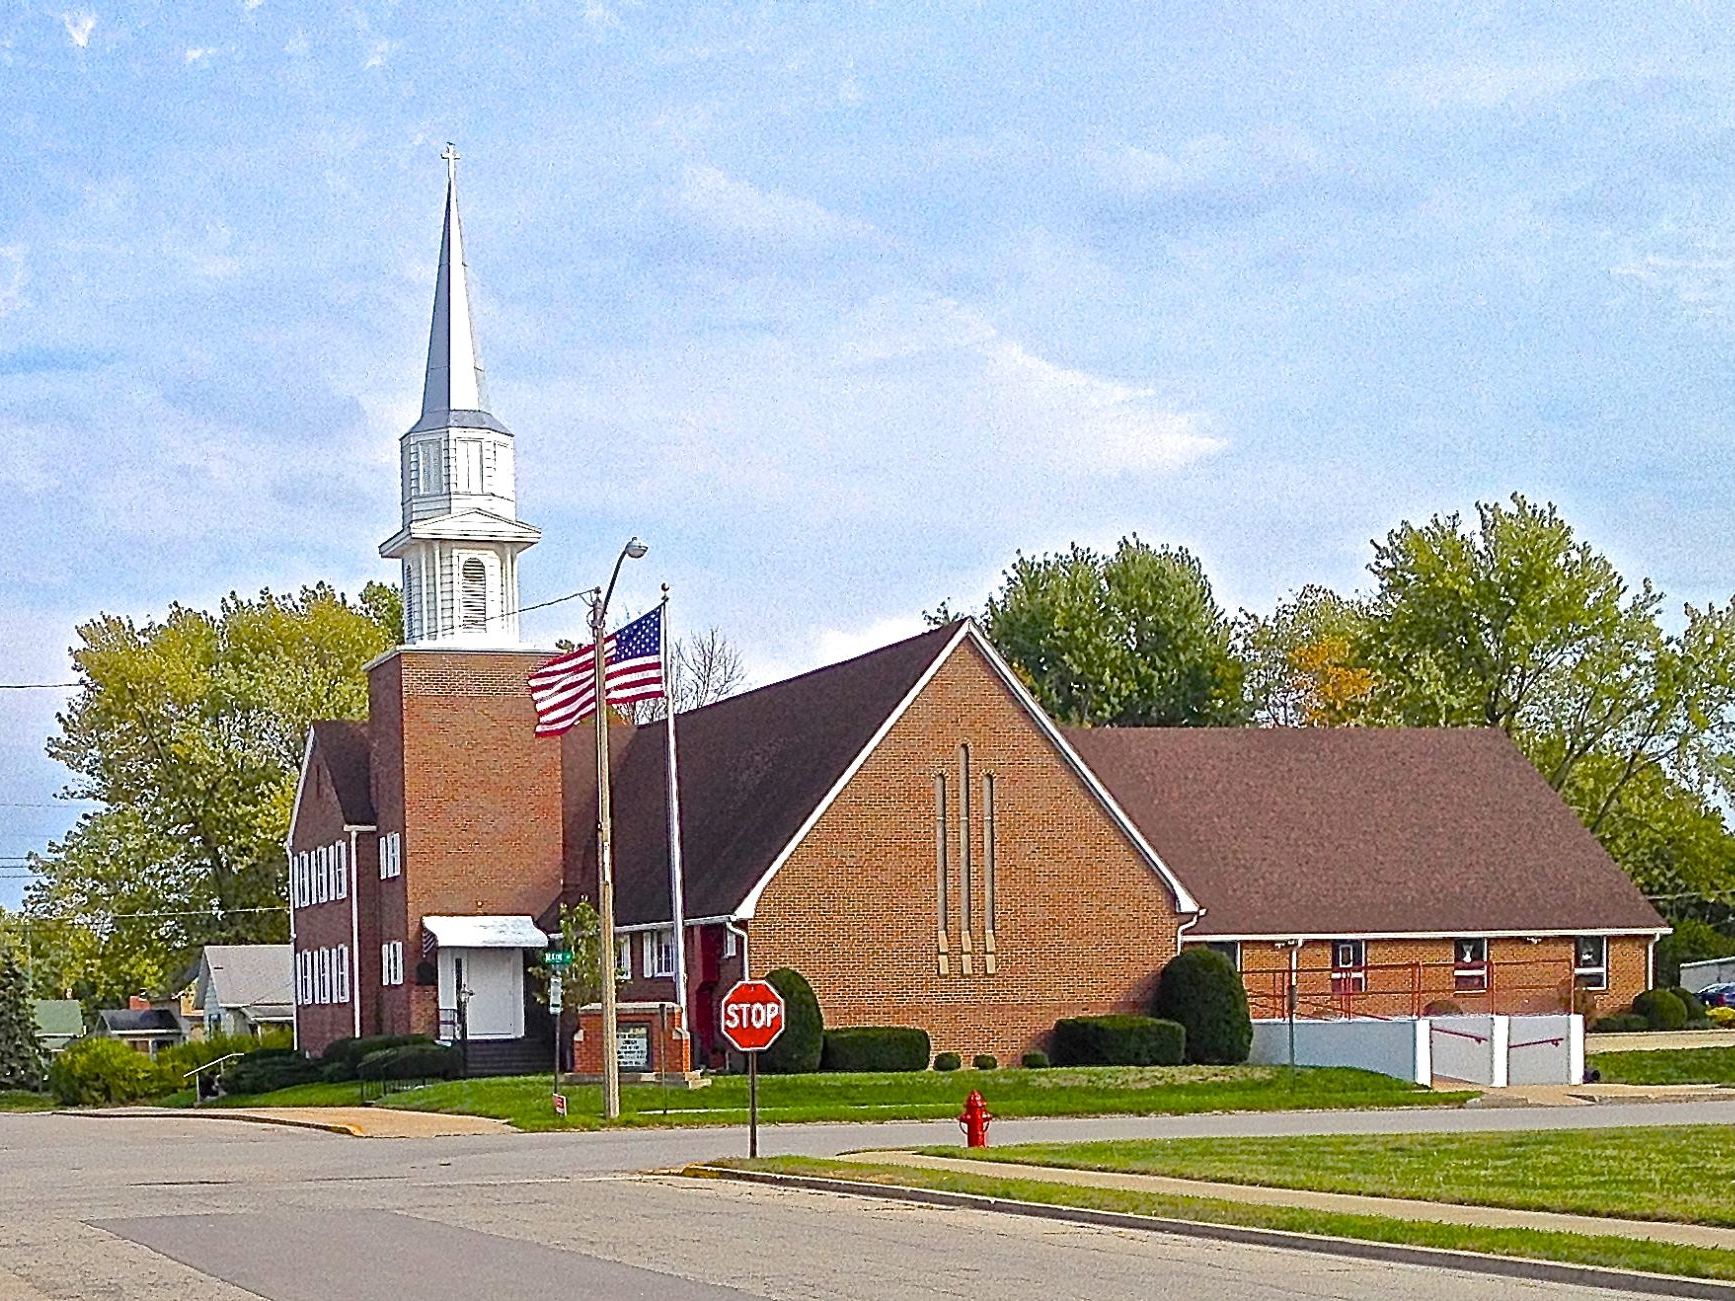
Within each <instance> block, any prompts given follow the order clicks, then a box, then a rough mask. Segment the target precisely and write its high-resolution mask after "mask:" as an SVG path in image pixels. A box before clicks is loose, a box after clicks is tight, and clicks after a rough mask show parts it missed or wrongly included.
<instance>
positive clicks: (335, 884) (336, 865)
mask: <svg viewBox="0 0 1735 1301" xmlns="http://www.w3.org/2000/svg"><path fill="white" fill-rule="evenodd" d="M331 856H332V864H333V866H332V876H331V886H332V889H331V897H332V898H333V899H347V898H349V848H348V846H346V845H345V844H344V843H343V842H342V841H341V840H340V841H338V842H337V844H335V845H333V846H332V847H331Z"/></svg>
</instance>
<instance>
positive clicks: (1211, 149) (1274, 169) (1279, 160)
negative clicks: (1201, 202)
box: [1086, 126, 1320, 196]
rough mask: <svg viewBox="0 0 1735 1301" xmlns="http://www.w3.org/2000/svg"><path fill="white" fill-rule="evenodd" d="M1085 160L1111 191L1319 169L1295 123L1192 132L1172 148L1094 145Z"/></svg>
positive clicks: (1128, 192) (1228, 183) (1185, 186)
mask: <svg viewBox="0 0 1735 1301" xmlns="http://www.w3.org/2000/svg"><path fill="white" fill-rule="evenodd" d="M1086 161H1087V163H1088V164H1089V166H1090V167H1091V170H1092V171H1094V172H1095V174H1096V177H1097V180H1098V182H1099V183H1100V184H1101V185H1102V187H1103V188H1104V189H1106V190H1108V191H1110V192H1111V193H1115V194H1120V195H1123V196H1139V195H1146V194H1153V193H1167V194H1181V193H1188V192H1193V191H1199V190H1211V189H1225V188H1230V187H1237V186H1246V185H1262V186H1265V185H1273V184H1280V183H1284V182H1290V181H1295V180H1299V179H1301V178H1303V177H1306V176H1309V175H1312V174H1314V173H1315V172H1317V171H1318V170H1319V166H1320V151H1319V148H1318V146H1317V145H1315V144H1314V142H1313V140H1312V138H1311V137H1310V136H1309V135H1308V134H1307V133H1306V132H1304V131H1301V130H1299V129H1296V128H1293V127H1285V126H1277V127H1266V128H1262V129H1260V130H1258V131H1255V132H1253V133H1251V134H1249V135H1247V136H1245V137H1229V136H1224V135H1218V134H1216V133H1212V134H1208V135H1202V136H1196V137H1194V138H1193V139H1191V140H1188V141H1186V142H1184V143H1183V144H1181V145H1180V146H1178V147H1176V148H1173V149H1168V150H1164V149H1147V148H1143V147H1141V146H1139V145H1135V144H1129V143H1121V144H1117V145H1115V146H1112V147H1109V148H1102V149H1096V150H1092V151H1091V152H1090V153H1089V154H1088V155H1087V157H1086Z"/></svg>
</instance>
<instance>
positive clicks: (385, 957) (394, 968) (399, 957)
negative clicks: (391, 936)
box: [380, 940, 404, 985]
mask: <svg viewBox="0 0 1735 1301" xmlns="http://www.w3.org/2000/svg"><path fill="white" fill-rule="evenodd" d="M403 983H404V942H403V941H402V940H387V941H386V942H385V943H384V944H382V945H380V984H382V985H401V984H403Z"/></svg>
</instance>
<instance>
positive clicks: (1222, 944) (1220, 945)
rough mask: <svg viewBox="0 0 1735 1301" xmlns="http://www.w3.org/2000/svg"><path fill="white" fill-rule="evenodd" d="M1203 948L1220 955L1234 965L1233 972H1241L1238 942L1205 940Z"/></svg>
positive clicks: (1239, 944) (1239, 945)
mask: <svg viewBox="0 0 1735 1301" xmlns="http://www.w3.org/2000/svg"><path fill="white" fill-rule="evenodd" d="M1205 947H1206V948H1207V949H1210V950H1211V952H1213V953H1221V954H1222V955H1223V956H1224V957H1225V958H1228V959H1229V961H1230V962H1231V963H1232V964H1233V965H1234V967H1235V970H1237V971H1239V970H1241V941H1240V940H1206V941H1205Z"/></svg>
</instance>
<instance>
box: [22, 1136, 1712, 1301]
mask: <svg viewBox="0 0 1735 1301" xmlns="http://www.w3.org/2000/svg"><path fill="white" fill-rule="evenodd" d="M1635 1112H1636V1113H1639V1114H1637V1115H1634V1114H1632V1113H1635ZM1689 1113H1691V1114H1689ZM1705 1121H1722V1122H1735V1104H1715V1105H1712V1106H1709V1107H1696V1108H1686V1107H1679V1108H1677V1107H1670V1108H1667V1109H1666V1111H1665V1110H1662V1109H1658V1108H1651V1107H1638V1108H1629V1107H1619V1108H1617V1107H1596V1108H1581V1109H1574V1110H1563V1111H1558V1112H1529V1111H1525V1112H1517V1111H1488V1112H1479V1113H1478V1112H1393V1113H1358V1114H1354V1115H1349V1114H1345V1115H1334V1114H1330V1113H1320V1114H1314V1115H1309V1116H1299V1115H1290V1116H1233V1117H1231V1116H1216V1117H1181V1118H1168V1119H1160V1118H1148V1119H1133V1118H1128V1119H1125V1120H1104V1121H1051V1122H1019V1123H1016V1124H1014V1123H1005V1124H1003V1125H1002V1126H1001V1127H1000V1128H999V1130H998V1131H997V1133H996V1137H997V1138H1002V1139H1004V1140H1006V1141H1011V1140H1012V1139H1014V1138H1025V1137H1036V1136H1042V1137H1056V1138H1059V1137H1072V1136H1078V1137H1085V1136H1089V1137H1112V1136H1117V1135H1130V1134H1157V1133H1172V1134H1183V1133H1185V1134H1210V1133H1245V1134H1252V1133H1264V1134H1269V1133H1294V1132H1301V1131H1304V1130H1312V1131H1316V1132H1317V1131H1330V1132H1347V1131H1353V1130H1367V1129H1370V1128H1388V1129H1391V1128H1397V1129H1404V1130H1412V1131H1413V1130H1417V1129H1461V1128H1468V1127H1492V1128H1520V1127H1531V1126H1534V1125H1536V1124H1538V1123H1548V1124H1554V1125H1575V1126H1576V1125H1585V1124H1591V1123H1605V1124H1616V1125H1630V1124H1642V1123H1651V1124H1655V1123H1665V1122H1666V1123H1689V1122H1705ZM742 1137H743V1136H742V1135H741V1134H740V1133H739V1132H738V1131H716V1130H711V1131H672V1132H671V1131H663V1132H655V1131H651V1132H645V1131H641V1132H637V1133H632V1132H617V1133H610V1134H590V1135H586V1134H561V1135H503V1136H499V1137H492V1136H490V1137H471V1138H449V1139H419V1140H377V1139H352V1138H343V1137H338V1136H335V1135H329V1134H323V1133H318V1132H314V1131H308V1130H297V1129H284V1128H278V1127H269V1126H255V1125H247V1124H242V1123H240V1122H233V1121H219V1120H211V1119H193V1118H189V1119H179V1118H177V1119H169V1120H162V1119H136V1120H118V1119H107V1118H94V1117H72V1116H52V1115H33V1116H6V1115H0V1301H12V1299H13V1298H19V1299H21V1301H40V1299H41V1298H46V1297H52V1298H128V1299H130V1298H151V1299H155V1298H177V1299H178V1301H206V1299H212V1301H216V1299H223V1301H230V1299H235V1298H244V1297H265V1298H269V1299H270V1301H300V1299H302V1298H307V1299H308V1301H314V1299H316V1298H317V1301H338V1299H348V1298H353V1299H355V1301H372V1299H373V1298H382V1299H383V1298H386V1297H392V1298H401V1297H404V1296H415V1297H417V1298H418V1301H444V1299H445V1298H453V1299H456V1298H471V1297H479V1296H484V1295H485V1296H488V1297H491V1298H501V1299H502V1301H512V1299H515V1298H520V1297H524V1298H536V1301H547V1298H549V1297H550V1296H556V1295H557V1296H559V1297H561V1298H563V1301H564V1299H565V1298H585V1297H596V1298H631V1297H656V1298H659V1299H661V1301H700V1299H706V1301H709V1299H710V1298H725V1297H731V1298H732V1297H742V1296H746V1297H776V1298H790V1299H791V1301H794V1299H796V1298H892V1299H896V1298H907V1297H934V1296H957V1297H969V1298H972V1301H981V1299H984V1298H1001V1297H1005V1298H1008V1299H1011V1298H1017V1299H1018V1301H1029V1298H1031V1297H1032V1296H1037V1297H1071V1296H1088V1297H1093V1298H1118V1297H1127V1298H1134V1297H1138V1298H1146V1297H1183V1296H1185V1297H1193V1296H1198V1295H1202V1294H1210V1295H1219V1296H1225V1297H1248V1298H1260V1299H1262V1298H1275V1297H1294V1296H1304V1297H1368V1296H1382V1297H1398V1298H1408V1297H1415V1298H1422V1297H1437V1296H1442V1295H1451V1296H1453V1297H1454V1298H1506V1297H1520V1296H1522V1297H1527V1298H1538V1299H1541V1298H1547V1297H1552V1296H1568V1295H1572V1294H1573V1292H1572V1290H1571V1289H1567V1288H1561V1287H1553V1286H1546V1285H1541V1284H1533V1283H1523V1282H1515V1281H1508V1280H1501V1279H1495V1278H1488V1277H1483V1276H1478V1275H1472V1274H1457V1273H1451V1272H1445V1271H1429V1270H1422V1269H1417V1268H1411V1267H1403V1266H1391V1265H1380V1264H1369V1263H1363V1262H1356V1261H1349V1260H1340V1259H1336V1258H1333V1257H1328V1256H1317V1255H1312V1254H1308V1253H1298V1252H1290V1251H1282V1250H1276V1249H1266V1248H1247V1247H1239V1246H1229V1245H1220V1244H1213V1243H1207V1242H1201V1241H1196V1240H1193V1239H1188V1238H1180V1237H1170V1236H1166V1235H1159V1234H1146V1233H1136V1232H1130V1231H1118V1230H1101V1229H1093V1228H1086V1227H1082V1226H1073V1225H1066V1224H1057V1223H1053V1222H1047V1221H1039V1220H1025V1219H1020V1218H1015V1217H1006V1216H996V1215H992V1214H987V1213H982V1212H976V1211H959V1210H950V1209H942V1208H933V1207H922V1206H915V1205H905V1204H898V1203H889V1202H880V1201H874V1200H867V1199H861V1198H851V1197H837V1196H832V1195H829V1194H820V1193H808V1192H795V1191H782V1190H771V1189H761V1188H750V1187H744V1186H740V1185H728V1184H719V1183H716V1182H711V1181H697V1180H684V1179H678V1178H674V1177H671V1176H667V1175H658V1174H655V1173H645V1172H647V1171H654V1170H656V1169H658V1168H661V1167H668V1166H671V1165H676V1164H680V1163H683V1162H685V1161H688V1160H692V1159H696V1158H699V1157H703V1156H708V1155H716V1154H718V1153H722V1152H728V1151H731V1150H738V1149H739V1148H740V1147H742V1146H743V1143H742ZM764 1137H765V1140H766V1148H767V1150H770V1151H800V1152H809V1153H815V1154H824V1153H829V1152H837V1151H841V1150H846V1149H850V1148H858V1147H868V1146H873V1145H876V1144H886V1143H909V1142H915V1141H922V1140H923V1139H927V1138H935V1139H945V1138H949V1137H950V1133H949V1132H948V1130H947V1128H946V1127H944V1126H937V1125H874V1126H819V1125H812V1126H789V1127H777V1128H772V1129H768V1130H766V1131H765V1135H764ZM1595 1295H1597V1296H1602V1297H1610V1296H1614V1295H1616V1294H1613V1293H1608V1292H1597V1293H1595Z"/></svg>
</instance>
